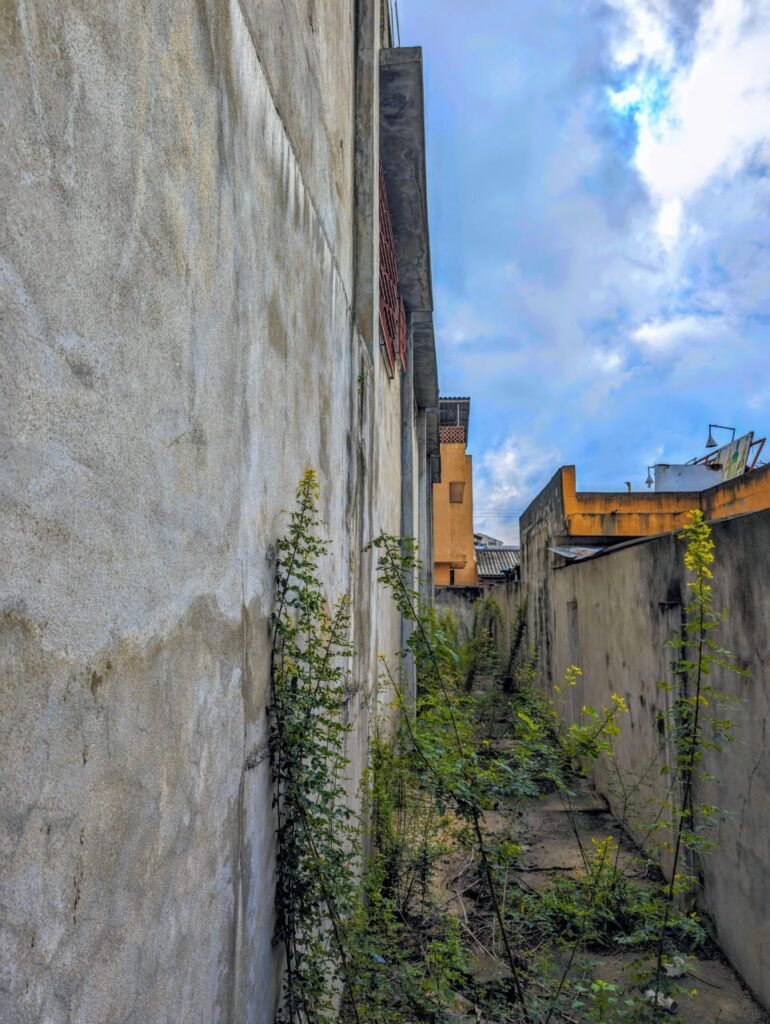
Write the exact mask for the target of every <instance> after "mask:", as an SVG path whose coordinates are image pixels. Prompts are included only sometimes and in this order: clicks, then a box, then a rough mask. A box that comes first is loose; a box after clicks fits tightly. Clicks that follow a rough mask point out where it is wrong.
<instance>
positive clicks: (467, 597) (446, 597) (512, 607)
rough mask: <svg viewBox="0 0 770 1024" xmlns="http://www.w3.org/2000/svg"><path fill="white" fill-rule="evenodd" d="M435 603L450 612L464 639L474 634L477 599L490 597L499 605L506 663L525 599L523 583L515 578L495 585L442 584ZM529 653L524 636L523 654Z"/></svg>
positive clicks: (500, 648)
mask: <svg viewBox="0 0 770 1024" xmlns="http://www.w3.org/2000/svg"><path fill="white" fill-rule="evenodd" d="M435 594H436V599H435V600H436V607H437V608H438V609H446V610H447V611H449V612H451V613H452V615H453V616H454V617H455V619H456V620H457V624H458V626H459V627H460V638H461V640H463V641H465V640H469V639H470V638H471V637H472V636H473V626H474V620H475V606H476V602H477V601H481V600H483V599H484V598H485V597H490V598H492V599H493V600H494V601H496V602H497V604H498V606H499V608H500V625H499V628H498V629H497V631H496V635H495V640H496V642H497V649H498V653H499V655H500V659H501V663H502V664H506V663H507V660H508V656H509V654H510V650H511V644H512V642H513V635H514V630H515V628H516V618H517V614H518V611H519V606H520V604H521V601H522V595H521V584H520V583H519V582H518V581H516V580H510V581H508V582H506V583H498V584H496V585H495V586H493V587H440V586H437V587H436V590H435ZM526 653H527V640H526V637H525V640H524V644H523V650H522V656H525V655H526Z"/></svg>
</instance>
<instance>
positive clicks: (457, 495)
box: [449, 482, 465, 505]
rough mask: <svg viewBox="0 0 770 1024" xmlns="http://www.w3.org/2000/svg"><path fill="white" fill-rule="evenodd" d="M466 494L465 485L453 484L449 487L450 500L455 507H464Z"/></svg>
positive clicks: (462, 483)
mask: <svg viewBox="0 0 770 1024" xmlns="http://www.w3.org/2000/svg"><path fill="white" fill-rule="evenodd" d="M464 493H465V483H464V482H461V483H452V484H450V485H449V500H450V502H451V503H452V504H453V505H462V503H463V495H464Z"/></svg>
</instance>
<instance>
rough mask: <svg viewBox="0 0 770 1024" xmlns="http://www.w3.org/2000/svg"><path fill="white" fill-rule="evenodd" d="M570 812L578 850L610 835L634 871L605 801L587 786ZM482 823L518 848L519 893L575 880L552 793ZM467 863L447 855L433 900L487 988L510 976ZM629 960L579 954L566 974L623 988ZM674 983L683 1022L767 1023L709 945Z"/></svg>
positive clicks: (572, 848)
mask: <svg viewBox="0 0 770 1024" xmlns="http://www.w3.org/2000/svg"><path fill="white" fill-rule="evenodd" d="M571 811H572V814H573V817H575V818H576V819H577V821H578V823H579V832H580V835H581V842H582V843H583V845H584V847H588V848H589V849H592V844H591V839H592V838H595V839H605V838H606V837H607V836H613V838H614V839H615V840H616V841H617V842H618V843H619V845H620V864H621V865H622V866H623V867H624V868H625V869H627V870H628V871H629V872H633V871H638V870H639V868H638V867H637V855H636V851H635V850H634V849H633V847H632V846H631V844H630V843H629V842H628V840H627V839H626V837H625V836H624V835H623V833H622V831H621V830H620V828H619V826H618V823H617V821H616V820H615V819H614V818H613V817H612V815H611V814H610V813H609V811H608V809H607V805H606V802H605V801H604V800H603V798H601V797H600V796H599V795H598V794H596V793H595V792H593V791H592V790H591V788H590V787H589V786H588V784H587V783H583V784H581V785H580V788H579V789H578V791H577V795H576V796H575V797H574V798H573V799H572V800H571ZM485 820H486V824H487V827H488V828H489V829H490V831H492V832H495V833H499V832H503V831H505V832H507V833H508V834H512V835H514V836H515V838H516V841H517V842H518V843H519V844H520V845H521V846H522V847H523V851H524V853H523V856H522V857H521V858H520V862H519V864H518V865H517V868H516V875H517V880H516V884H517V887H518V888H519V889H521V888H524V889H525V890H526V889H529V890H530V891H531V890H534V891H539V890H542V889H544V888H545V887H547V886H549V885H551V884H552V881H553V879H554V877H555V876H557V875H559V874H564V875H570V876H572V877H579V876H580V875H581V874H582V873H583V859H582V857H581V852H580V849H579V847H578V842H577V839H576V836H575V831H574V829H573V827H572V825H571V824H570V821H569V816H568V813H567V808H566V806H565V804H564V802H563V800H562V797H561V796H560V795H559V794H558V793H552V794H549V795H547V796H544V797H542V798H540V799H534V800H532V801H530V802H529V804H528V806H527V807H526V808H525V809H524V811H523V813H522V811H521V809H520V808H519V809H517V810H516V811H511V812H510V813H509V812H507V811H506V810H505V809H504V808H503V809H498V810H496V811H490V812H487V814H486V815H485ZM469 866H470V861H469V859H468V856H467V854H465V853H464V852H463V851H462V850H459V849H457V850H453V851H452V852H451V853H450V854H448V855H447V856H446V857H445V858H444V859H443V861H442V862H441V865H440V869H439V872H438V877H437V880H436V885H437V895H438V896H439V898H440V900H441V902H442V903H443V904H444V906H445V907H446V908H447V909H448V910H449V911H450V913H452V914H454V915H456V916H457V917H458V919H459V920H460V923H461V928H462V930H463V931H464V933H465V936H466V938H467V939H468V940H469V942H470V944H471V945H472V946H473V948H475V950H476V952H475V955H474V956H473V958H472V967H473V973H474V977H475V978H476V980H477V981H478V982H480V983H482V984H487V983H489V982H492V981H496V980H498V981H499V980H502V979H505V978H507V977H510V972H509V971H508V969H507V967H506V966H505V965H504V964H503V962H502V961H501V959H499V957H500V955H501V950H500V948H499V944H495V942H494V928H492V940H491V941H487V943H486V944H485V943H484V942H482V941H481V940H480V938H479V935H480V930H479V928H478V927H477V924H476V923H475V922H474V920H473V913H474V907H473V896H474V883H473V879H472V878H471V877H470V874H469V870H468V869H469ZM650 884H651V885H652V884H654V883H653V882H652V881H651V882H650ZM490 946H492V947H493V948H490ZM562 956H566V954H564V955H563V954H559V953H556V954H555V959H556V960H557V961H558V960H559V959H560V957H562ZM635 959H638V954H637V953H620V954H618V953H613V954H608V955H603V954H597V953H594V952H591V953H590V954H588V953H585V954H582V955H580V956H578V957H577V958H576V959H575V962H574V964H573V970H574V972H575V974H577V973H579V972H580V971H581V970H582V969H589V970H590V971H591V973H592V975H593V977H595V978H597V979H601V980H603V981H607V982H615V983H617V984H620V985H622V986H628V985H629V984H633V981H632V980H631V978H633V974H632V963H633V961H634V960H635ZM680 983H681V984H682V986H683V987H684V988H686V989H687V990H688V992H691V993H692V994H688V992H685V994H684V995H682V996H677V1004H678V1005H677V1009H676V1015H677V1016H678V1018H679V1019H680V1020H681V1021H682V1024H770V1015H769V1014H768V1013H766V1011H765V1010H763V1009H762V1008H761V1007H760V1006H759V1005H758V1004H757V1003H756V1002H755V1001H754V999H753V998H752V996H751V994H750V993H749V992H748V991H747V989H746V988H745V986H744V985H743V983H742V982H741V979H740V978H739V977H738V975H737V974H736V973H735V971H733V969H732V968H731V967H730V965H729V964H728V963H727V962H726V960H725V959H724V958H723V957H722V956H721V954H720V952H719V950H718V949H717V948H716V947H715V946H713V944H712V945H710V947H709V948H707V949H706V950H704V951H701V953H700V955H699V956H697V957H694V958H691V959H690V960H688V962H687V973H686V974H685V975H684V976H683V977H682V978H681V979H680ZM665 1019H666V1018H665V1017H664V1020H665ZM670 1019H672V1020H673V1019H674V1018H673V1017H671V1018H670ZM483 1020H484V1018H483V1016H480V1011H478V1010H477V1009H476V1008H475V1007H474V1006H473V1005H472V1004H471V1003H469V1002H468V1001H467V1000H460V1002H459V1004H458V1006H457V1021H458V1024H459V1022H463V1024H464V1022H471V1021H473V1022H475V1024H482V1022H483Z"/></svg>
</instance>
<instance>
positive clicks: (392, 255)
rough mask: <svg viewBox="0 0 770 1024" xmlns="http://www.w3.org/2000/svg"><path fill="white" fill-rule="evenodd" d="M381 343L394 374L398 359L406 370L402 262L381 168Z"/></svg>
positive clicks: (389, 369) (391, 372)
mask: <svg viewBox="0 0 770 1024" xmlns="http://www.w3.org/2000/svg"><path fill="white" fill-rule="evenodd" d="M380 342H381V345H382V350H383V355H384V356H385V363H386V365H387V367H388V372H389V373H390V376H391V377H392V376H393V375H394V373H395V372H396V359H398V360H399V361H400V363H401V366H402V368H403V369H406V312H405V310H404V303H403V301H402V299H401V296H400V295H399V292H398V265H397V264H396V246H395V243H394V241H393V225H392V224H391V220H390V210H389V209H388V195H387V192H386V190H385V176H384V175H383V173H382V168H381V167H380Z"/></svg>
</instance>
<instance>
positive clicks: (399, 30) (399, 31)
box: [393, 0, 401, 46]
mask: <svg viewBox="0 0 770 1024" xmlns="http://www.w3.org/2000/svg"><path fill="white" fill-rule="evenodd" d="M393 2H394V3H395V5H396V41H397V42H398V45H399V46H400V45H401V26H400V25H399V23H398V0H393Z"/></svg>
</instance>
